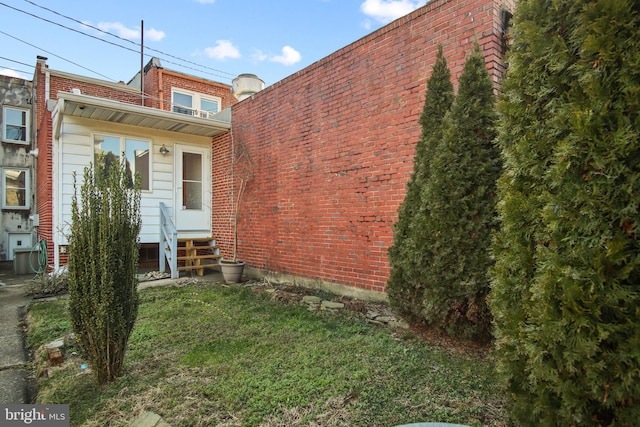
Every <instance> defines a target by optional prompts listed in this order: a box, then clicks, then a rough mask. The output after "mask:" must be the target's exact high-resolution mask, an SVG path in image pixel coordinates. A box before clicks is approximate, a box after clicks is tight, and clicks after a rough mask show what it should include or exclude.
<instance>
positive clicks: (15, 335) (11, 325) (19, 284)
mask: <svg viewBox="0 0 640 427" xmlns="http://www.w3.org/2000/svg"><path fill="white" fill-rule="evenodd" d="M32 278H33V275H26V276H24V275H21V276H16V275H14V274H13V271H11V270H7V269H0V403H29V396H28V392H27V390H28V387H27V385H28V384H27V365H26V364H27V358H26V355H25V353H24V343H23V338H22V331H21V328H20V321H21V316H22V313H23V312H24V309H25V307H26V305H27V304H28V303H29V301H30V300H31V299H30V298H29V297H27V296H26V295H25V287H24V284H25V283H28V282H29V281H30V280H31V279H32Z"/></svg>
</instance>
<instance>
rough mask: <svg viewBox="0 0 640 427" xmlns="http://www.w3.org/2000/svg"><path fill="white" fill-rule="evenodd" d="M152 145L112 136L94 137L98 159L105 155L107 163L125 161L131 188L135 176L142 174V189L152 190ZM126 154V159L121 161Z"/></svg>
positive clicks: (94, 147) (147, 142) (146, 142)
mask: <svg viewBox="0 0 640 427" xmlns="http://www.w3.org/2000/svg"><path fill="white" fill-rule="evenodd" d="M150 148H151V143H150V142H149V141H143V140H138V139H134V138H127V137H121V136H112V135H98V134H96V135H94V136H93V151H94V154H95V155H96V157H97V156H98V155H100V154H103V155H105V160H106V162H107V163H109V162H113V161H124V162H126V165H127V170H128V172H129V177H130V182H129V186H131V187H132V186H133V179H134V177H135V174H136V173H138V174H140V179H141V184H142V186H141V189H142V190H149V189H150V188H151V186H150V182H151V178H150V176H151V155H150ZM123 153H124V159H121V157H122V154H123Z"/></svg>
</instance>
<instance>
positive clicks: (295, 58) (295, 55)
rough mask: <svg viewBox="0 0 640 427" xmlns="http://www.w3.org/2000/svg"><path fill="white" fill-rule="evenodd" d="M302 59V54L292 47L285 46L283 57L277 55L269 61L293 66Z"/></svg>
mask: <svg viewBox="0 0 640 427" xmlns="http://www.w3.org/2000/svg"><path fill="white" fill-rule="evenodd" d="M301 59H302V55H300V52H298V51H297V50H295V49H294V48H292V47H291V46H285V47H283V48H282V55H275V56H272V57H270V58H269V61H272V62H279V63H280V64H282V65H293V64H295V63H296V62H299V61H300V60H301Z"/></svg>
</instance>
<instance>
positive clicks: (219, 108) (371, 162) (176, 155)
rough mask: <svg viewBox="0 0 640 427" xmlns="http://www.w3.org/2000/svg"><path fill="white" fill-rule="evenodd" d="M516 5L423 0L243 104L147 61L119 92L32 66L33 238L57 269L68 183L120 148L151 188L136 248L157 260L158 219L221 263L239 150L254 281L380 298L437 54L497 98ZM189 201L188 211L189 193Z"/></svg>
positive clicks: (242, 250) (245, 241) (218, 87)
mask: <svg viewBox="0 0 640 427" xmlns="http://www.w3.org/2000/svg"><path fill="white" fill-rule="evenodd" d="M514 1H515V0H465V1H460V0H433V1H431V2H429V3H427V4H426V5H425V6H424V7H421V8H419V9H417V10H415V11H414V12H412V13H410V14H409V15H406V16H404V17H402V18H400V19H398V20H396V21H394V22H392V23H390V24H389V25H387V26H385V27H383V28H381V29H379V30H377V31H375V32H373V33H371V34H369V35H368V36H366V37H363V38H362V39H360V40H357V41H355V42H354V43H352V44H350V45H348V46H345V47H344V48H342V49H340V50H338V51H336V52H334V53H333V54H331V55H329V56H327V57H325V58H323V59H321V60H319V61H317V62H316V63H314V64H312V65H311V66H309V67H307V68H305V69H303V70H301V71H299V72H297V73H295V74H293V75H291V76H289V77H287V78H285V79H284V80H282V81H280V82H277V83H275V84H273V85H272V86H270V87H268V88H266V89H264V90H262V91H260V92H258V93H256V94H254V95H252V96H250V97H248V98H247V99H244V100H242V101H240V102H238V103H235V100H234V98H233V96H232V93H231V88H230V87H229V86H228V85H222V84H219V83H216V82H211V81H208V80H205V79H201V78H198V77H195V76H187V75H184V74H182V73H176V72H174V71H171V70H165V69H164V68H163V67H162V66H161V64H160V63H159V61H157V60H155V59H153V60H152V61H151V62H149V64H147V66H146V67H145V69H144V78H141V76H140V75H137V76H135V77H134V79H132V80H131V81H130V82H129V83H128V84H124V83H121V84H114V83H110V82H104V81H100V80H96V79H90V78H85V77H81V76H76V75H70V74H67V73H63V72H60V71H54V70H49V69H48V68H47V66H46V59H45V58H40V59H39V60H38V64H37V68H36V73H35V76H34V89H35V93H36V94H37V99H36V105H35V109H36V114H35V116H36V125H37V128H38V134H37V141H36V146H37V148H38V150H39V153H40V154H39V157H38V165H37V176H36V180H37V188H36V199H37V211H38V213H39V222H40V226H39V230H38V234H39V237H40V238H43V239H46V240H47V242H48V253H49V255H50V258H51V259H52V260H53V261H54V262H52V264H54V265H56V266H58V265H61V264H64V262H65V257H66V255H65V245H66V243H67V240H66V236H65V227H66V224H67V223H68V221H69V219H70V204H69V199H70V196H71V194H72V189H73V187H72V174H73V171H76V172H81V170H82V168H84V167H85V166H87V165H88V164H89V163H90V161H91V159H92V158H93V155H94V154H95V153H96V152H99V151H101V150H102V151H105V150H111V152H117V151H118V150H117V149H120V150H122V151H125V152H127V151H126V150H128V146H129V144H131V145H132V147H133V148H134V150H133V151H132V152H134V151H135V152H136V153H137V154H138V157H136V158H135V159H134V158H133V157H132V158H131V159H130V160H131V162H132V164H135V161H139V164H136V168H137V169H136V170H137V171H138V172H144V174H145V176H146V187H145V188H144V189H143V194H142V215H143V230H142V233H141V241H142V243H145V244H150V245H156V247H157V245H158V242H159V241H160V236H159V233H158V229H159V224H160V222H161V221H160V217H159V214H158V205H159V204H160V203H163V204H165V205H166V206H167V207H168V209H169V212H170V216H171V219H172V220H173V221H174V222H175V224H176V227H177V229H178V233H179V234H181V235H182V236H193V237H196V236H201V237H206V236H209V237H211V238H213V239H215V240H216V241H217V243H218V245H219V246H220V248H221V251H222V254H223V255H225V256H226V257H229V256H231V254H232V253H233V247H234V234H235V233H234V219H233V213H234V202H235V201H236V200H237V195H238V192H237V190H238V185H239V181H238V176H237V174H235V173H233V172H232V171H234V164H233V162H232V155H231V154H232V150H234V149H235V150H237V149H239V148H242V149H243V150H246V153H247V154H248V157H249V158H250V159H251V171H252V176H251V179H250V181H249V182H248V185H247V187H246V192H245V194H244V197H243V199H242V203H241V205H240V210H239V227H238V230H237V241H238V247H237V249H238V255H239V258H241V259H243V260H244V261H245V262H246V263H247V265H248V266H249V267H250V269H249V270H250V271H251V272H254V273H256V274H265V273H272V274H274V275H276V276H286V277H288V278H289V279H294V280H297V281H299V282H301V283H308V284H312V285H318V286H327V287H331V288H332V289H334V290H338V291H341V292H346V293H351V294H357V295H363V296H365V295H366V296H367V297H371V298H384V297H385V294H384V290H385V288H386V281H387V277H388V275H389V263H388V259H387V250H388V248H389V247H390V246H391V244H392V243H393V241H392V239H393V224H394V222H395V221H396V220H397V210H398V207H399V205H400V203H401V202H402V200H403V199H404V193H405V187H406V183H407V181H408V179H409V177H410V174H411V172H412V170H413V156H414V148H415V145H416V143H417V141H418V139H419V135H420V126H419V123H418V119H419V115H420V113H421V111H422V107H423V103H424V95H425V89H426V82H427V79H428V77H429V74H430V72H431V68H432V65H433V62H434V60H435V58H436V53H437V47H438V45H439V44H442V46H443V48H444V53H445V56H446V58H447V60H448V63H449V67H450V69H451V72H452V76H453V80H454V86H457V79H458V77H459V75H460V73H461V72H462V68H463V66H464V62H465V58H466V56H467V55H468V54H469V53H470V52H471V51H472V49H473V47H474V43H476V42H477V43H478V44H479V45H480V46H481V48H482V50H483V52H484V55H485V58H486V64H487V68H488V70H489V72H490V74H491V76H492V78H493V81H494V84H495V86H496V90H497V89H498V87H499V85H500V81H501V79H502V77H503V74H504V72H505V64H504V62H503V57H504V52H505V49H506V39H505V31H506V27H507V21H508V17H509V16H510V13H509V11H510V10H512V9H513V7H514ZM141 86H143V87H144V96H142V95H141V91H140V87H141ZM108 146H111V148H107V147H108ZM114 147H115V148H114ZM145 156H146V157H145ZM136 159H137V160H136ZM185 162H187V163H185ZM188 162H192V163H188ZM193 162H195V163H193ZM185 165H187V166H185ZM189 165H191V166H189ZM193 165H197V168H193V167H192V166H193ZM187 169H188V170H190V171H194V170H197V172H198V177H197V178H196V179H195V180H194V179H193V177H191V176H189V177H187V176H186V175H185V171H186V170H187ZM194 185H198V186H199V187H198V188H199V190H198V191H199V196H198V197H195V198H194V197H193V194H187V193H188V191H186V190H185V189H186V188H193V187H194ZM196 208H197V209H196Z"/></svg>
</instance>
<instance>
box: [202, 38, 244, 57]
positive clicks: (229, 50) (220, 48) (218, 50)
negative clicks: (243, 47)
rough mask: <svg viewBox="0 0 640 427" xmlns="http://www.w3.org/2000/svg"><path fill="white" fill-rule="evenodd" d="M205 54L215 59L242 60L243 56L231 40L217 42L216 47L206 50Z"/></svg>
mask: <svg viewBox="0 0 640 427" xmlns="http://www.w3.org/2000/svg"><path fill="white" fill-rule="evenodd" d="M204 53H205V54H206V55H207V56H208V57H209V58H214V59H227V58H240V56H241V55H240V51H239V50H238V48H237V47H235V46H234V45H233V43H231V42H230V41H229V40H216V45H215V47H207V48H205V49H204Z"/></svg>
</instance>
